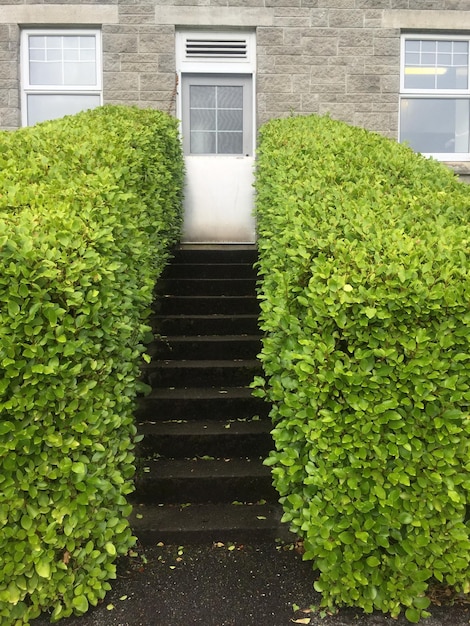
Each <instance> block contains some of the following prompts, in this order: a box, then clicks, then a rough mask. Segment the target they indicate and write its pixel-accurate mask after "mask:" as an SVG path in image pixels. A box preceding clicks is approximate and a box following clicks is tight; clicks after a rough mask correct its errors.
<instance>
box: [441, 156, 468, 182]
mask: <svg viewBox="0 0 470 626" xmlns="http://www.w3.org/2000/svg"><path fill="white" fill-rule="evenodd" d="M444 165H447V167H449V168H450V169H451V170H453V171H454V172H455V174H457V176H458V177H459V178H460V179H461V180H462V181H464V182H466V183H470V163H468V162H466V161H446V162H444Z"/></svg>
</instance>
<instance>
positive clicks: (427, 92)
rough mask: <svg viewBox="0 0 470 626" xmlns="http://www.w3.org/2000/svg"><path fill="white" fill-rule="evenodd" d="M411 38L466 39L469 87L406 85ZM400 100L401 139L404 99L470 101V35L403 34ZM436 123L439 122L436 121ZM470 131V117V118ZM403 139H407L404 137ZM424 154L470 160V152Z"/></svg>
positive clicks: (420, 39) (450, 159)
mask: <svg viewBox="0 0 470 626" xmlns="http://www.w3.org/2000/svg"><path fill="white" fill-rule="evenodd" d="M411 40H419V41H424V40H428V41H465V42H467V43H468V44H469V58H468V77H469V78H468V87H467V89H437V88H436V89H410V88H406V87H405V42H406V41H411ZM400 59H401V60H400V102H399V123H398V137H399V140H400V141H401V119H402V114H401V111H402V101H403V100H404V99H410V98H416V99H421V100H422V99H443V100H458V99H461V100H465V101H469V102H470V35H466V36H465V35H456V34H453V33H440V34H431V35H430V34H422V33H417V32H413V33H406V34H403V35H402V36H401V49H400ZM436 123H438V122H437V121H436ZM469 132H470V119H469ZM403 141H406V139H404V140H403ZM423 154H424V156H428V157H433V158H435V159H437V160H439V161H470V152H439V153H423Z"/></svg>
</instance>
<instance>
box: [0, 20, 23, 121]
mask: <svg viewBox="0 0 470 626" xmlns="http://www.w3.org/2000/svg"><path fill="white" fill-rule="evenodd" d="M19 38H20V30H19V27H18V25H17V24H1V23H0V128H1V129H6V130H12V129H15V128H18V126H19V125H20V102H19V101H20V79H19V71H20V70H19Z"/></svg>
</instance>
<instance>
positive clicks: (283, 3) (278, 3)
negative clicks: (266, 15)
mask: <svg viewBox="0 0 470 626" xmlns="http://www.w3.org/2000/svg"><path fill="white" fill-rule="evenodd" d="M265 3H266V4H265V6H267V7H300V6H301V2H300V0H265Z"/></svg>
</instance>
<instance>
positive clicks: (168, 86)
mask: <svg viewBox="0 0 470 626" xmlns="http://www.w3.org/2000/svg"><path fill="white" fill-rule="evenodd" d="M175 79H176V77H175V74H173V73H170V74H153V73H150V74H147V73H142V74H140V91H141V92H143V91H173V89H174V87H175Z"/></svg>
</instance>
